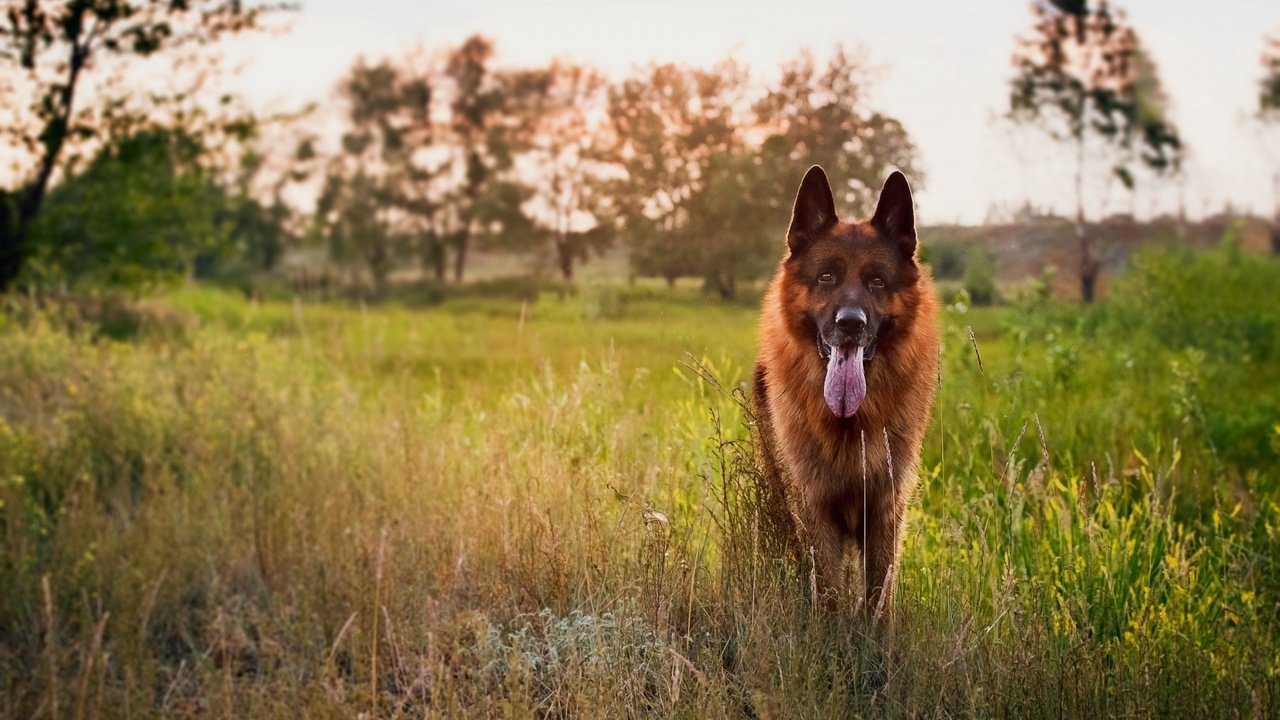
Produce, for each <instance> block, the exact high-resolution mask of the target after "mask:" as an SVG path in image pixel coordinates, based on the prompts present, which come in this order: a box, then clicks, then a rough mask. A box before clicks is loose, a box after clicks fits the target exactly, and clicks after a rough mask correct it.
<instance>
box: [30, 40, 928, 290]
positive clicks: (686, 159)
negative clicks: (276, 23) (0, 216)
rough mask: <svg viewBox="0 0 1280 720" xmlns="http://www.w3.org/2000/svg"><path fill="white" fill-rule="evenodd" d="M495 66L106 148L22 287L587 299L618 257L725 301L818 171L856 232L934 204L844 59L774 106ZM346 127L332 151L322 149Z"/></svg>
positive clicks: (646, 73)
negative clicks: (299, 268)
mask: <svg viewBox="0 0 1280 720" xmlns="http://www.w3.org/2000/svg"><path fill="white" fill-rule="evenodd" d="M494 58H495V48H494V46H493V44H492V43H491V41H489V40H488V39H486V38H484V37H481V36H474V37H471V38H470V39H468V40H466V41H465V42H464V43H463V44H462V45H460V46H459V47H457V48H453V49H451V50H449V51H447V52H442V53H438V54H430V55H429V54H425V53H422V52H418V53H410V54H406V55H404V56H402V57H396V58H387V59H382V60H379V61H377V62H367V61H364V60H360V61H357V62H356V63H355V65H354V66H353V67H351V69H350V70H349V71H348V72H347V74H346V75H345V77H344V78H343V79H342V81H341V83H340V84H339V87H338V89H337V93H336V99H337V101H338V102H337V103H336V104H334V105H333V107H332V108H331V109H329V115H326V114H325V113H324V112H320V111H315V112H314V113H313V114H311V115H310V116H304V117H302V118H295V119H290V120H288V121H280V120H276V121H272V122H271V123H267V122H264V121H253V122H251V123H248V124H247V125H246V126H245V127H244V128H243V132H242V133H241V134H240V135H239V136H237V137H236V138H235V140H236V141H237V142H236V143H228V140H227V136H226V134H225V132H221V130H222V128H219V132H217V133H205V132H202V130H201V129H200V128H197V127H196V126H194V125H190V124H189V125H182V126H177V127H173V126H169V127H162V126H159V125H157V124H154V123H145V124H142V125H140V126H133V127H130V128H128V131H127V132H121V133H117V134H112V135H110V136H109V137H108V139H107V140H106V142H105V143H104V144H103V146H102V147H101V149H100V150H99V151H98V152H97V154H96V156H94V157H93V158H92V159H91V160H89V161H88V162H87V163H85V164H84V165H83V166H82V167H79V168H75V169H73V170H72V171H71V172H70V173H69V174H68V175H67V177H65V179H64V180H63V181H62V182H61V183H59V184H58V185H56V186H55V187H54V189H53V190H52V192H51V194H50V196H49V197H48V201H47V205H46V207H45V209H44V211H43V212H42V217H41V218H40V220H39V221H38V222H37V223H36V224H35V229H34V232H33V233H32V242H33V246H34V248H35V252H33V253H32V259H31V262H30V267H29V269H28V272H27V277H28V278H29V280H30V281H31V282H36V283H49V282H57V283H63V284H67V283H84V282H93V283H108V284H124V285H139V284H146V283H148V282H152V281H154V280H156V279H159V278H163V277H165V276H173V275H180V274H182V273H185V272H195V273H196V274H198V275H203V276H207V277H237V278H243V277H245V276H246V275H252V274H255V273H272V272H278V271H279V270H280V269H281V266H282V263H285V264H287V263H289V262H290V261H294V262H306V263H307V264H308V272H309V273H311V275H312V276H318V277H323V278H325V279H326V280H325V281H326V282H329V281H330V279H332V281H333V282H340V283H343V284H353V283H355V284H361V285H365V286H367V287H368V288H369V289H371V290H372V291H374V292H380V291H382V290H384V289H385V287H386V285H387V283H388V281H389V277H390V275H391V274H392V272H393V271H402V270H405V269H410V268H416V269H419V271H420V272H421V273H423V274H425V275H426V276H427V277H429V278H434V279H435V280H437V281H439V282H442V283H443V282H459V281H462V280H463V279H464V277H465V276H466V272H467V267H468V261H469V259H470V258H471V257H472V256H473V251H476V250H481V251H485V252H487V253H489V254H493V253H503V252H509V253H511V254H513V255H515V256H518V257H519V258H521V260H522V262H528V263H530V264H531V268H530V270H531V271H532V270H533V269H535V268H538V269H545V270H549V271H550V272H553V273H556V274H558V275H559V276H560V277H561V278H563V279H564V280H571V279H572V278H573V276H574V271H575V268H576V267H577V266H578V265H579V264H580V263H581V262H583V261H585V260H587V259H588V258H590V257H591V256H592V255H594V254H599V253H601V252H604V251H606V250H608V249H610V248H614V247H615V246H618V245H625V249H626V251H627V252H626V256H627V257H628V258H629V262H630V264H631V272H632V274H634V275H641V276H656V277H662V278H665V279H666V280H667V281H669V282H674V281H675V280H676V279H678V278H681V277H697V278H703V279H705V281H706V283H707V285H708V287H709V288H711V289H713V290H714V291H715V292H717V293H718V294H719V295H721V296H723V297H726V298H727V297H732V296H733V295H734V294H735V293H736V292H737V289H738V287H739V285H740V284H741V283H743V282H744V281H750V280H754V279H756V278H759V277H761V276H762V275H763V274H765V273H766V272H767V271H768V270H769V269H770V268H771V267H772V265H773V264H774V263H775V262H776V260H777V258H778V257H779V255H780V253H781V251H782V240H781V238H782V234H783V230H784V229H785V224H786V222H787V219H788V215H789V211H790V203H791V200H792V198H793V197H794V192H795V186H796V184H797V183H798V181H799V178H800V177H801V175H802V174H803V173H804V170H805V169H806V168H807V167H808V166H809V165H811V164H814V163H819V164H822V165H823V166H824V167H826V168H827V170H828V172H829V173H830V174H831V176H832V178H833V180H834V181H835V182H836V187H835V189H836V192H837V193H838V194H839V195H840V197H839V198H838V203H839V206H840V207H841V208H842V209H846V210H847V211H849V212H855V213H858V212H864V211H865V210H866V208H867V203H868V201H869V200H870V199H871V198H872V197H873V194H874V192H875V191H877V190H878V188H879V184H880V182H881V181H882V180H883V179H884V177H885V175H886V174H887V172H888V171H889V170H890V169H891V168H900V169H902V170H904V171H905V172H907V174H908V175H909V176H910V177H911V178H912V181H913V182H914V183H915V184H917V185H919V184H921V182H922V180H923V179H922V177H921V175H920V172H919V170H918V168H917V167H916V163H917V153H916V149H915V147H914V145H913V144H912V142H911V139H910V138H909V137H908V135H907V133H906V131H905V130H904V129H903V127H902V125H901V124H900V123H899V122H898V121H897V120H895V119H894V118H892V117H889V116H887V115H885V114H883V113H879V112H876V111H874V110H873V109H871V108H869V107H867V103H866V101H865V90H866V80H867V78H866V74H865V72H864V67H863V62H862V61H861V60H860V59H859V58H858V57H857V56H856V55H854V54H851V53H850V52H848V51H846V50H845V49H843V48H839V47H837V48H836V49H835V50H834V51H833V52H832V53H831V54H830V55H829V56H827V57H825V58H816V57H814V56H813V55H812V54H810V53H808V52H801V53H799V54H797V55H796V56H795V57H794V58H792V59H791V60H789V61H787V62H786V63H785V64H784V66H783V67H782V68H780V71H779V72H776V73H772V74H771V75H770V78H771V79H770V80H769V81H768V82H765V81H764V80H763V79H762V78H761V77H759V76H753V75H752V74H750V73H749V72H748V70H747V69H746V68H745V67H743V66H741V65H739V64H737V63H735V62H732V61H725V62H722V63H719V64H717V65H715V66H713V67H708V68H698V67H689V66H684V65H676V64H653V65H649V66H644V67H639V68H636V69H635V70H634V71H633V72H632V73H631V74H630V75H629V76H627V77H625V78H622V79H621V80H617V81H611V80H609V79H608V78H606V77H605V76H603V75H602V74H600V73H599V72H597V71H596V70H594V69H592V68H590V67H588V66H585V65H581V64H577V63H573V62H569V61H564V60H556V61H553V62H550V63H549V64H547V65H545V66H542V67H532V68H530V67H520V68H513V67H504V66H501V65H499V64H497V63H496V62H495V59H494ZM333 116H337V117H339V118H340V120H341V128H340V130H339V131H337V132H334V131H332V130H327V131H326V132H325V133H321V132H315V131H308V130H307V129H306V128H307V127H309V126H311V127H314V126H317V125H320V126H324V127H326V128H331V127H332V125H333V122H332V120H333V119H334V117H333ZM270 137H284V138H287V147H288V149H287V150H286V151H284V152H281V151H280V149H279V148H280V143H279V142H278V141H276V142H275V143H274V144H271V142H270V141H269V140H268V138H270ZM214 141H216V143H217V145H216V146H215V145H214V144H212V143H213V142H214ZM228 147H236V148H239V151H238V152H235V153H228V152H227V151H226V149H227V148H228ZM299 197H301V198H302V201H299V200H298V198H299ZM295 274H296V273H295Z"/></svg>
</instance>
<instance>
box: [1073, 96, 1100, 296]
mask: <svg viewBox="0 0 1280 720" xmlns="http://www.w3.org/2000/svg"><path fill="white" fill-rule="evenodd" d="M1080 122H1081V125H1080V127H1081V128H1083V127H1084V125H1083V122H1084V120H1083V119H1081V120H1080ZM1080 132H1081V133H1083V132H1084V130H1083V129H1082V130H1081V131H1080ZM1084 140H1085V138H1084V135H1083V134H1081V135H1080V136H1079V139H1078V140H1077V144H1076V182H1075V190H1076V240H1077V241H1078V242H1079V243H1080V300H1081V301H1083V302H1086V303H1091V302H1093V291H1094V288H1095V286H1096V285H1097V283H1098V271H1099V269H1100V267H1101V264H1100V263H1099V262H1098V258H1097V257H1096V255H1095V254H1094V250H1093V242H1092V240H1091V239H1090V237H1089V232H1088V228H1086V227H1085V222H1084V150H1085V148H1084Z"/></svg>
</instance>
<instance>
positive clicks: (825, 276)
mask: <svg viewBox="0 0 1280 720" xmlns="http://www.w3.org/2000/svg"><path fill="white" fill-rule="evenodd" d="M835 281H836V276H835V275H832V274H831V273H822V274H821V275H819V276H818V283H819V284H822V285H830V284H831V283H833V282H835Z"/></svg>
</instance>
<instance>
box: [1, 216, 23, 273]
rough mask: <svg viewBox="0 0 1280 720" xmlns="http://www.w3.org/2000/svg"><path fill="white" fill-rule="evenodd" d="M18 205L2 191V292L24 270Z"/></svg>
mask: <svg viewBox="0 0 1280 720" xmlns="http://www.w3.org/2000/svg"><path fill="white" fill-rule="evenodd" d="M15 205H16V203H14V202H13V201H12V198H11V196H10V195H9V194H8V193H6V192H4V191H0V292H4V291H5V290H6V289H8V287H9V286H10V285H11V284H12V283H13V281H14V280H15V279H16V278H17V277H18V272H19V271H21V270H22V260H23V254H22V244H23V242H22V240H23V238H22V235H23V234H22V232H21V225H20V224H19V221H18V211H17V208H16V207H15Z"/></svg>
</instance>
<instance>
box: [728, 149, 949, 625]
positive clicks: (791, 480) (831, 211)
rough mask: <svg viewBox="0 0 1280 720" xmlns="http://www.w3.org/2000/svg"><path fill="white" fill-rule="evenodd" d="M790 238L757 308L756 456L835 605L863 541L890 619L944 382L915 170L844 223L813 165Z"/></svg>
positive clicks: (880, 605)
mask: <svg viewBox="0 0 1280 720" xmlns="http://www.w3.org/2000/svg"><path fill="white" fill-rule="evenodd" d="M787 247H788V253H787V255H786V256H785V257H784V258H783V260H782V262H781V264H780V265H779V267H778V271H777V273H776V274H775V275H774V277H773V281H772V282H771V283H770V285H769V290H768V292H767V293H766V295H765V298H764V308H763V311H762V313H761V316H760V340H759V343H760V351H759V356H758V357H757V360H756V369H755V387H754V391H753V395H754V398H753V399H754V404H755V415H756V423H757V431H758V432H757V443H758V452H757V457H758V461H759V464H760V469H761V471H762V474H763V475H764V476H765V478H766V482H771V483H777V484H776V485H772V487H774V488H775V489H780V490H781V494H782V496H783V497H785V500H786V504H787V508H788V510H789V514H790V516H791V520H792V521H793V522H794V524H795V530H796V534H797V539H798V540H799V541H800V543H801V546H802V547H801V552H802V562H803V566H808V565H809V563H810V562H812V566H811V568H805V569H810V570H811V571H812V573H813V575H812V577H813V579H814V580H816V583H815V585H816V588H815V589H816V591H817V592H818V593H821V595H822V597H823V601H824V604H826V605H827V607H834V605H835V604H836V600H837V598H838V597H839V595H840V594H841V593H842V592H843V585H844V577H845V572H844V559H845V550H846V547H847V546H848V545H849V542H850V541H852V542H853V544H854V545H856V546H857V547H858V549H859V550H860V551H861V556H862V560H863V563H862V564H863V578H864V582H863V600H864V606H863V607H864V609H865V611H866V613H867V614H868V615H869V616H871V617H872V618H879V617H880V616H881V614H882V612H883V610H884V608H887V607H889V601H890V598H891V597H892V593H893V582H894V571H895V568H896V567H897V562H898V556H899V553H900V550H901V543H902V538H903V534H904V530H905V524H906V510H907V505H908V503H909V502H910V499H911V496H912V494H913V492H914V490H915V485H916V477H917V467H918V464H919V460H920V446H921V443H922V442H923V439H924V432H925V426H926V425H928V423H929V413H930V411H931V409H932V407H933V401H934V397H935V395H936V394H937V390H938V361H939V357H938V355H939V338H938V335H939V331H938V303H937V300H936V298H935V296H934V291H933V283H932V281H931V280H930V279H929V277H928V275H927V273H926V272H925V271H924V270H922V269H921V267H920V265H919V263H918V262H917V260H916V255H915V253H916V227H915V211H914V209H913V207H912V200H911V188H910V187H908V185H907V180H906V178H905V177H903V175H902V173H900V172H894V173H893V174H891V175H890V176H889V178H888V180H886V181H885V184H884V187H883V188H882V189H881V190H880V198H879V202H878V204H877V207H876V211H875V214H874V215H872V217H871V218H870V219H869V220H864V221H861V222H853V223H846V222H841V221H840V220H839V219H837V217H836V209H835V202H834V200H833V198H832V196H831V186H830V185H829V184H828V182H827V175H826V173H825V172H823V170H822V168H820V167H818V166H816V165H815V166H814V167H812V168H810V169H809V172H808V173H806V174H805V176H804V180H803V181H802V182H801V183H800V191H799V193H798V194H797V195H796V202H795V209H794V210H793V211H792V216H791V227H790V229H789V230H788V231H787ZM803 566H802V567H803ZM805 574H808V573H804V572H802V575H805Z"/></svg>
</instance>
